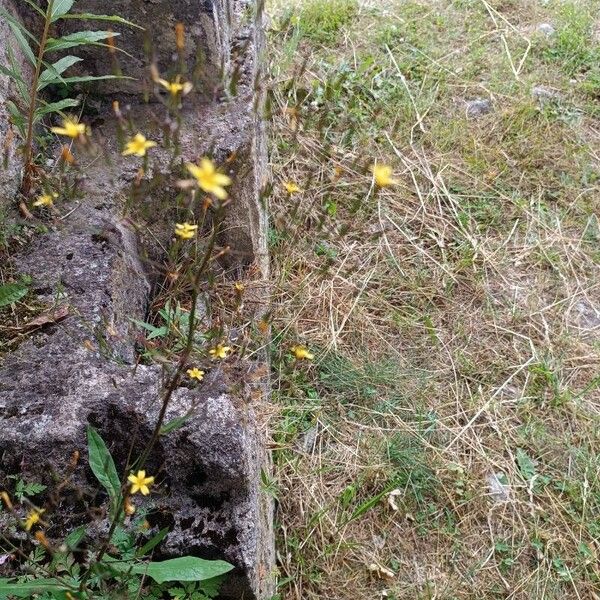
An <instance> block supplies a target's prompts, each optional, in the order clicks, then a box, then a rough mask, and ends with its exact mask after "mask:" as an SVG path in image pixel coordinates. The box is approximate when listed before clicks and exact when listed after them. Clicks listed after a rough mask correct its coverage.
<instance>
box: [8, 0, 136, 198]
mask: <svg viewBox="0 0 600 600" xmlns="http://www.w3.org/2000/svg"><path fill="white" fill-rule="evenodd" d="M23 1H24V2H26V3H27V4H28V5H29V6H30V7H31V8H32V10H33V11H34V12H35V14H36V15H37V17H39V19H40V21H41V34H40V35H39V37H36V36H35V35H34V34H33V33H32V32H31V31H29V29H27V27H25V25H23V23H22V22H21V21H20V20H19V18H18V17H17V16H16V15H12V14H10V13H9V12H8V11H7V10H6V9H4V8H0V17H2V18H3V19H5V20H6V22H7V23H8V25H9V27H10V29H11V31H12V33H13V34H14V38H15V40H16V42H17V44H18V46H19V48H20V50H21V52H22V54H23V56H24V57H25V59H26V60H27V62H28V63H29V64H30V65H31V68H32V71H33V76H32V79H31V84H28V81H27V77H26V75H25V73H23V70H22V69H21V67H20V66H19V63H18V61H17V60H16V57H15V54H14V52H13V50H12V49H11V46H10V44H7V55H8V60H9V64H8V65H0V72H2V73H3V74H4V75H7V76H8V77H10V79H11V80H12V81H13V82H14V84H15V88H16V91H17V98H16V99H15V101H12V100H10V101H8V102H7V108H8V110H9V111H10V114H11V118H12V122H13V124H14V125H15V127H16V129H17V131H18V132H19V134H20V136H21V138H22V140H23V145H22V151H23V157H24V160H23V180H22V184H21V191H22V193H23V194H24V195H25V196H28V195H29V194H30V192H31V189H32V183H33V178H34V176H35V173H36V165H35V161H34V146H35V126H36V124H38V123H39V122H40V121H41V120H42V119H43V118H44V117H46V116H48V115H51V114H53V113H61V114H62V111H64V110H65V109H68V108H73V107H75V106H77V105H78V104H79V101H78V100H77V99H75V98H64V99H62V100H58V101H54V102H48V101H46V100H45V99H44V98H43V96H42V92H43V91H44V89H45V88H47V87H48V86H51V85H59V84H62V85H69V84H74V83H85V82H90V81H97V80H99V79H114V78H116V77H119V75H110V74H105V75H81V76H72V77H69V76H67V77H65V76H63V74H64V73H65V71H67V69H69V67H72V66H73V65H74V64H76V63H78V62H80V61H81V60H82V59H81V58H80V57H78V56H74V55H72V54H67V55H66V56H63V57H61V58H58V56H59V55H60V53H61V52H62V51H64V50H68V49H71V48H76V47H78V46H86V45H93V46H99V45H104V44H103V42H104V41H105V40H107V41H109V42H111V41H112V40H113V39H114V36H116V35H118V33H114V32H112V31H104V30H103V31H78V32H75V33H70V34H68V35H65V36H62V37H57V38H55V37H53V28H54V27H55V25H56V23H57V22H59V21H61V20H65V19H79V20H85V21H90V20H96V21H109V22H115V23H122V24H127V25H131V26H134V25H133V23H130V22H129V21H127V20H125V19H123V18H122V17H119V16H118V15H96V14H90V13H79V14H78V13H71V12H70V11H71V9H72V8H73V5H74V4H75V0H48V2H47V3H46V8H45V10H44V9H43V8H42V7H40V6H39V5H38V4H37V3H36V2H34V1H33V0H23ZM110 46H111V47H113V44H112V43H111V44H110ZM63 116H64V115H63ZM65 119H67V118H66V117H65ZM76 125H77V123H74V122H73V121H72V120H70V119H67V120H66V122H65V129H67V128H68V135H69V137H72V138H76V137H80V136H83V135H84V134H85V129H83V130H82V129H81V128H80V127H77V126H76Z"/></svg>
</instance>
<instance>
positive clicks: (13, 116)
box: [6, 100, 27, 138]
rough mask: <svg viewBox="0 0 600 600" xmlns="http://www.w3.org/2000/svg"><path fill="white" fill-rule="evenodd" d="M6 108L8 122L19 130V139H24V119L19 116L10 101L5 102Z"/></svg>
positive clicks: (14, 105) (18, 112)
mask: <svg viewBox="0 0 600 600" xmlns="http://www.w3.org/2000/svg"><path fill="white" fill-rule="evenodd" d="M6 108H8V112H9V113H10V120H11V122H12V124H13V125H14V126H15V127H16V128H17V129H18V130H19V133H20V134H21V137H22V138H24V137H25V127H26V125H27V123H26V122H25V117H24V116H23V115H22V114H21V112H20V111H19V109H18V108H17V106H16V104H15V103H14V102H12V101H11V100H7V102H6Z"/></svg>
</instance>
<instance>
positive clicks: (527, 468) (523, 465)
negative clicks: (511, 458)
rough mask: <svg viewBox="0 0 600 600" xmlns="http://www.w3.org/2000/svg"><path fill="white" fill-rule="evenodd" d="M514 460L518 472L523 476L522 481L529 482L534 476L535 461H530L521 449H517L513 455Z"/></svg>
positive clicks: (535, 473) (535, 472)
mask: <svg viewBox="0 0 600 600" xmlns="http://www.w3.org/2000/svg"><path fill="white" fill-rule="evenodd" d="M515 458H516V461H517V465H518V466H519V471H520V472H521V475H522V476H523V479H525V480H526V481H531V480H532V479H533V478H534V477H535V476H536V475H537V471H536V468H535V467H536V461H534V460H533V459H531V458H530V457H529V456H528V455H527V453H526V452H525V450H522V449H521V448H517V452H516V453H515Z"/></svg>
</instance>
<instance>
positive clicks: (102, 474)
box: [87, 426, 121, 509]
mask: <svg viewBox="0 0 600 600" xmlns="http://www.w3.org/2000/svg"><path fill="white" fill-rule="evenodd" d="M87 438H88V454H89V461H90V468H91V469H92V471H93V473H94V475H95V476H96V479H97V480H98V481H99V482H100V483H101V484H102V486H103V487H104V489H105V490H106V491H107V492H108V495H109V497H110V499H111V503H112V505H113V509H116V506H117V500H118V498H119V496H120V494H121V482H120V481H119V476H118V475H117V469H116V467H115V462H114V460H113V458H112V456H111V455H110V452H109V450H108V448H107V447H106V444H105V443H104V440H103V439H102V438H101V437H100V434H99V433H98V432H97V431H96V430H95V429H94V428H93V427H91V426H88V429H87Z"/></svg>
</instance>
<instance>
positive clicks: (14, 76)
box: [0, 65, 23, 82]
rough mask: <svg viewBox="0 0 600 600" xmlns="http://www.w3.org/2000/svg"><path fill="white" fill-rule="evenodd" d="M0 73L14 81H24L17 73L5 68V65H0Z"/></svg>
mask: <svg viewBox="0 0 600 600" xmlns="http://www.w3.org/2000/svg"><path fill="white" fill-rule="evenodd" d="M0 73H2V75H6V76H7V77H10V78H11V79H12V80H13V81H21V82H22V81H23V79H22V78H21V76H20V75H18V74H17V73H15V72H14V71H13V70H12V69H8V68H7V67H4V66H3V65H0Z"/></svg>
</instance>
